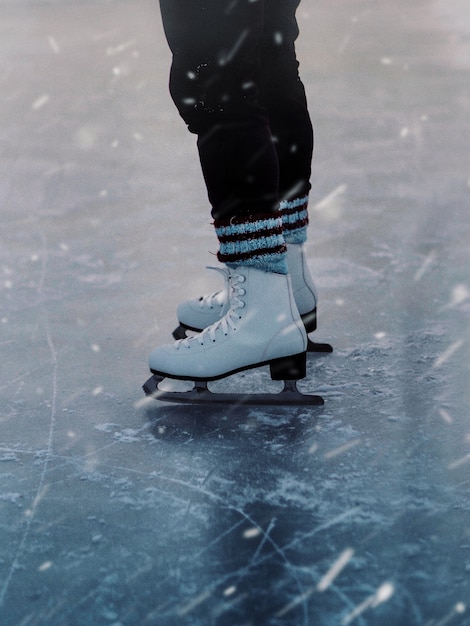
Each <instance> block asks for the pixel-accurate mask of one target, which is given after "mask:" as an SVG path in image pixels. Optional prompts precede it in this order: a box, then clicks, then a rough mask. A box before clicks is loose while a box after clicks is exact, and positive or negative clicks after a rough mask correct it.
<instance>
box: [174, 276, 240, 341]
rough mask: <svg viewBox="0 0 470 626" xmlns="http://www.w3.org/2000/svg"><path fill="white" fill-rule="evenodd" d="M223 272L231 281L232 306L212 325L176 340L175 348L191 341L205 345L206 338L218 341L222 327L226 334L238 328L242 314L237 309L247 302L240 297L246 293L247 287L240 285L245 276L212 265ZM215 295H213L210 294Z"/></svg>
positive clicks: (230, 296) (230, 295) (229, 281)
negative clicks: (191, 335) (218, 332)
mask: <svg viewBox="0 0 470 626" xmlns="http://www.w3.org/2000/svg"><path fill="white" fill-rule="evenodd" d="M209 269H214V270H216V271H218V272H220V273H221V274H223V275H224V276H225V277H226V279H227V281H228V283H229V298H230V308H229V310H228V311H227V313H226V314H225V315H224V316H223V317H221V318H220V320H218V321H217V322H215V323H214V324H211V326H208V327H207V328H205V329H204V330H203V331H202V332H201V333H199V334H197V335H195V336H194V337H186V339H179V340H178V341H176V342H175V348H176V349H177V350H179V349H180V348H181V347H184V348H190V347H191V342H194V341H197V342H198V343H199V345H201V346H203V345H204V342H205V340H206V339H209V340H210V341H211V342H215V341H217V338H216V332H217V331H218V330H219V329H221V330H222V333H223V334H224V336H226V335H228V332H229V328H230V329H231V330H235V329H236V322H237V321H238V320H239V319H240V316H239V315H238V314H237V313H236V310H237V309H242V308H243V307H244V306H245V302H244V301H243V300H241V299H240V298H239V296H244V295H245V293H246V292H245V289H243V287H240V283H244V282H245V277H244V276H243V275H241V274H236V273H235V272H233V273H229V272H228V271H227V270H225V269H219V268H218V267H211V268H209ZM210 297H213V296H210Z"/></svg>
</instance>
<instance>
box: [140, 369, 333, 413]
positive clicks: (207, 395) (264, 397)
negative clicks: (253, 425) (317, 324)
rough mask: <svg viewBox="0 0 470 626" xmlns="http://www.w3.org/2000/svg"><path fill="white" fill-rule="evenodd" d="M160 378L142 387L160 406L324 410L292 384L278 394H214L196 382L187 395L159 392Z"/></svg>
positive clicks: (318, 399) (314, 398)
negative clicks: (222, 405)
mask: <svg viewBox="0 0 470 626" xmlns="http://www.w3.org/2000/svg"><path fill="white" fill-rule="evenodd" d="M162 380H164V379H163V377H161V376H156V375H154V376H151V377H150V378H149V379H148V380H147V381H146V382H145V384H144V385H143V390H144V392H145V393H146V395H147V396H150V397H152V398H155V400H159V401H161V402H176V403H186V404H228V405H230V404H237V405H238V404H242V405H244V406H323V404H324V400H323V398H322V397H321V396H315V395H310V394H306V393H301V392H300V391H299V390H298V389H297V385H296V383H295V381H284V389H283V390H282V391H280V392H279V393H213V392H212V391H210V389H209V388H208V387H207V383H205V382H197V383H195V385H194V387H193V388H192V389H190V390H189V391H163V390H161V389H159V388H158V385H159V384H160V383H161V382H162Z"/></svg>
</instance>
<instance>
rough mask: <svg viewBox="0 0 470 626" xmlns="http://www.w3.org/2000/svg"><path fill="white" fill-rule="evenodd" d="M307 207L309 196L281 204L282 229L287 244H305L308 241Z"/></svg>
mask: <svg viewBox="0 0 470 626" xmlns="http://www.w3.org/2000/svg"><path fill="white" fill-rule="evenodd" d="M307 205H308V196H303V197H302V198H295V199H294V200H283V201H282V202H281V204H280V209H281V216H282V228H283V232H284V239H285V241H286V243H305V242H306V241H307V226H308V211H307Z"/></svg>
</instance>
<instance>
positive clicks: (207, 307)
mask: <svg viewBox="0 0 470 626" xmlns="http://www.w3.org/2000/svg"><path fill="white" fill-rule="evenodd" d="M287 265H288V267H289V272H290V276H291V283H292V291H293V294H294V299H295V302H296V305H297V309H298V311H299V313H300V316H301V318H302V322H303V324H304V326H305V330H306V332H307V333H311V332H313V331H314V330H315V329H316V327H317V301H318V296H317V290H316V287H315V284H314V282H313V278H312V276H311V274H310V270H309V268H308V265H307V259H306V256H305V252H304V247H303V245H302V244H288V245H287ZM211 269H217V270H218V271H219V272H220V273H221V274H224V275H225V284H224V288H223V289H222V290H221V291H218V292H216V293H213V294H210V295H206V296H202V297H200V298H194V299H191V300H187V301H186V302H182V303H181V304H180V305H179V306H178V308H177V311H176V315H177V318H178V322H179V326H178V327H177V328H176V329H175V330H174V331H173V336H174V337H175V339H183V338H185V337H186V333H187V331H188V330H189V331H194V332H201V331H202V330H203V329H204V328H206V327H207V326H210V325H211V324H214V323H215V322H216V321H217V320H219V319H220V318H221V317H223V316H224V315H225V314H226V313H227V311H228V308H229V299H230V298H229V289H230V287H229V284H228V280H227V278H228V271H227V270H225V271H224V270H223V269H219V268H211ZM308 351H309V352H331V351H332V348H331V346H330V345H329V344H321V343H314V342H312V341H311V340H309V342H308Z"/></svg>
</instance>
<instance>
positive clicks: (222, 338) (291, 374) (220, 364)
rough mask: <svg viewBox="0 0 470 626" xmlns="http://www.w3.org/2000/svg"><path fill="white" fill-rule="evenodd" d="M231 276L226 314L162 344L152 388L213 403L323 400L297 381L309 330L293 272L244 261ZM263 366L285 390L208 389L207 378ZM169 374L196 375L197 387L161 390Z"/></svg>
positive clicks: (154, 357)
mask: <svg viewBox="0 0 470 626" xmlns="http://www.w3.org/2000/svg"><path fill="white" fill-rule="evenodd" d="M227 280H228V284H229V292H230V296H229V305H228V310H227V312H226V313H225V315H223V316H222V317H221V318H220V319H218V320H217V321H216V322H215V323H213V324H211V325H210V326H208V327H207V328H205V329H204V330H203V331H202V332H201V333H199V334H197V335H195V336H194V337H188V338H186V339H181V340H178V341H176V342H175V343H174V344H172V345H164V346H160V347H158V348H157V349H156V350H154V351H153V352H152V353H151V354H150V357H149V366H150V370H151V372H152V374H153V375H154V376H153V383H152V382H150V381H147V383H146V387H144V389H145V390H146V392H147V393H152V394H153V395H156V396H157V397H160V399H164V400H166V399H168V400H170V401H171V400H174V401H184V400H185V399H186V401H188V402H192V401H193V402H194V401H201V402H207V401H208V402H211V401H214V399H213V398H211V396H212V397H216V398H217V396H220V397H221V398H217V399H216V400H215V401H219V402H220V401H223V402H227V401H229V402H235V401H236V402H238V401H242V402H245V401H248V402H250V403H251V404H259V403H260V404H267V403H269V404H276V403H279V402H280V403H281V404H282V403H289V404H290V403H292V404H323V400H322V399H321V398H319V397H318V396H307V395H303V394H300V393H299V392H298V391H297V389H296V387H295V381H297V380H299V379H301V378H304V377H305V374H306V348H307V335H306V332H305V327H304V325H303V324H302V321H301V318H300V315H299V313H298V310H297V307H296V304H295V301H294V297H293V292H292V286H291V281H290V276H289V275H284V274H276V273H272V272H266V271H263V270H261V269H258V268H255V267H250V266H240V267H237V268H235V269H230V270H229V271H228V278H227ZM262 365H269V367H270V372H271V378H272V379H273V380H284V381H285V389H284V393H282V392H281V394H274V395H271V394H262V397H261V396H260V395H259V394H254V395H253V396H251V394H248V395H247V396H243V397H238V396H236V395H234V394H213V393H211V392H210V391H209V390H208V389H207V381H211V380H218V379H221V378H225V377H226V376H229V375H231V374H234V373H236V372H240V371H244V370H247V369H251V368H256V367H260V366H262ZM163 378H174V379H180V380H191V381H194V382H195V383H196V387H195V388H194V389H193V391H192V392H160V394H159V392H158V383H159V382H161V380H163ZM152 385H153V387H152ZM188 393H189V396H188V395H187V394H188ZM191 394H192V395H191ZM227 396H228V397H227ZM250 396H251V397H250ZM278 396H279V398H280V397H281V396H282V399H279V398H278Z"/></svg>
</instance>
